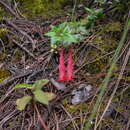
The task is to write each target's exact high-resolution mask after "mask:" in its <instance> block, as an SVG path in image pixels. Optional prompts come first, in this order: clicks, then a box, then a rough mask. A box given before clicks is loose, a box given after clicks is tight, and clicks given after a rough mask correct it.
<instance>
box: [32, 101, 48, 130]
mask: <svg viewBox="0 0 130 130" xmlns="http://www.w3.org/2000/svg"><path fill="white" fill-rule="evenodd" d="M34 107H35V109H36V112H37V115H38V119H39V121H40V122H41V125H42V127H43V129H44V130H48V128H47V126H46V124H45V122H44V120H43V119H42V117H41V115H40V113H39V111H38V108H37V106H36V104H35V103H34Z"/></svg>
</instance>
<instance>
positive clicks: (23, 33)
mask: <svg viewBox="0 0 130 130" xmlns="http://www.w3.org/2000/svg"><path fill="white" fill-rule="evenodd" d="M5 21H6V23H7V24H9V25H10V26H12V27H13V28H14V29H15V30H16V31H18V32H19V33H21V34H22V35H23V36H25V37H26V38H27V39H29V40H30V42H31V43H32V48H33V49H35V43H36V42H35V41H34V40H33V39H32V38H31V37H30V36H29V35H28V34H27V33H26V32H24V31H22V30H20V29H19V28H18V27H17V26H16V25H15V24H13V23H12V22H11V21H9V20H7V19H5Z"/></svg>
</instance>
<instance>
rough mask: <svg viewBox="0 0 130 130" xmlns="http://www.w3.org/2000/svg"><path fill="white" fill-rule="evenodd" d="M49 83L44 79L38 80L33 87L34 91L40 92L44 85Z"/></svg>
mask: <svg viewBox="0 0 130 130" xmlns="http://www.w3.org/2000/svg"><path fill="white" fill-rule="evenodd" d="M48 82H49V80H48V79H42V80H38V81H36V83H35V84H34V85H33V87H34V90H39V89H41V88H42V87H43V86H44V85H46V84H47V83H48Z"/></svg>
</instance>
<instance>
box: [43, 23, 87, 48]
mask: <svg viewBox="0 0 130 130" xmlns="http://www.w3.org/2000/svg"><path fill="white" fill-rule="evenodd" d="M84 34H86V29H85V26H82V25H81V23H80V22H76V21H75V22H64V23H62V24H60V25H59V26H58V27H56V26H51V31H50V32H48V33H46V34H45V35H46V36H49V37H51V47H52V49H56V48H57V47H60V46H63V47H68V46H70V45H71V44H72V43H78V42H80V41H81V40H83V35H84Z"/></svg>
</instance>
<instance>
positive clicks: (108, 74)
mask: <svg viewBox="0 0 130 130" xmlns="http://www.w3.org/2000/svg"><path fill="white" fill-rule="evenodd" d="M129 27H130V17H129V16H128V21H127V22H126V24H125V27H124V32H123V35H122V37H121V40H120V42H119V45H118V47H117V49H116V51H115V54H114V56H113V58H112V62H111V66H110V68H109V70H108V73H107V76H106V77H105V79H104V81H103V83H102V84H101V86H100V88H101V90H100V93H99V96H98V98H97V100H96V103H95V105H94V108H93V110H92V114H91V115H90V117H89V119H88V122H87V123H86V124H85V127H84V129H85V130H89V129H90V127H91V125H92V123H91V122H92V121H93V119H94V117H95V116H96V112H97V109H98V107H99V105H100V103H101V99H102V97H103V95H104V93H105V90H106V88H107V86H108V83H109V81H110V78H111V76H112V73H113V69H114V67H115V65H116V62H117V61H118V56H119V54H120V51H121V49H122V47H123V45H124V42H125V39H126V36H127V33H128V30H129Z"/></svg>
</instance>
